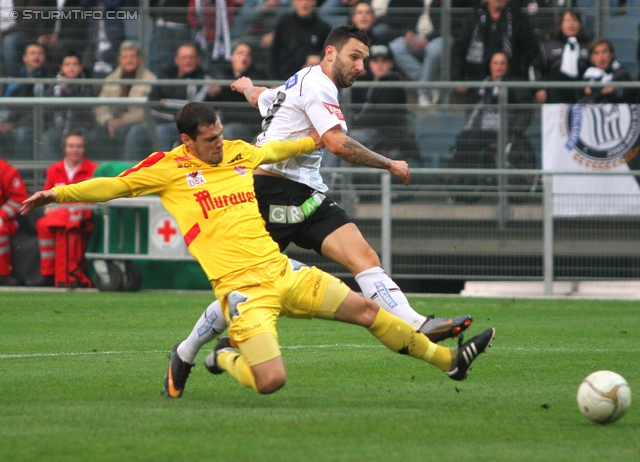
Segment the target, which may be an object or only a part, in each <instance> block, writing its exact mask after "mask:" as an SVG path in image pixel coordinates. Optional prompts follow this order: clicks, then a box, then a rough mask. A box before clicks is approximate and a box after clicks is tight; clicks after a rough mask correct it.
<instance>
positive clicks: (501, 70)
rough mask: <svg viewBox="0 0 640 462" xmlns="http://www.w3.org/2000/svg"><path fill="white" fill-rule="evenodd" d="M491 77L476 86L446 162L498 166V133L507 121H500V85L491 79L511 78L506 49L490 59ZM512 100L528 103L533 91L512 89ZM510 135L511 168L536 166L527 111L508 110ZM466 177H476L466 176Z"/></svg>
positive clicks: (456, 164) (502, 79)
mask: <svg viewBox="0 0 640 462" xmlns="http://www.w3.org/2000/svg"><path fill="white" fill-rule="evenodd" d="M488 67H489V76H488V77H486V78H485V79H484V80H483V82H486V85H485V86H483V87H480V88H478V89H475V93H476V95H475V105H474V106H473V109H472V111H471V113H470V115H469V119H468V120H467V124H466V125H465V126H464V128H463V129H462V132H460V134H459V135H458V136H457V138H456V145H455V147H454V149H452V151H451V156H450V159H449V161H448V162H447V166H448V167H454V168H493V167H496V166H497V159H496V152H497V145H496V143H497V141H498V132H499V130H500V129H501V126H502V124H503V123H504V121H502V120H501V114H500V107H499V105H498V102H499V101H498V99H499V94H500V88H499V87H497V86H492V82H501V81H505V80H511V78H510V77H509V59H508V56H507V54H506V53H505V52H503V51H498V52H495V53H494V54H493V55H492V56H491V60H490V61H489V66H488ZM508 99H509V103H510V104H514V103H515V104H517V103H529V102H530V101H531V94H530V92H529V91H528V90H526V91H525V90H519V89H512V90H511V91H509V98H508ZM507 115H508V124H509V130H508V136H509V142H510V143H511V145H512V147H511V149H510V152H509V159H507V161H508V162H510V164H511V165H510V167H519V168H535V153H534V151H533V148H532V147H531V144H530V142H528V139H527V138H526V137H525V135H524V131H525V130H526V128H527V126H528V125H529V123H530V122H531V113H530V111H528V110H523V109H518V108H517V107H513V108H510V110H509V112H508V114H507ZM466 180H475V178H473V177H467V178H466Z"/></svg>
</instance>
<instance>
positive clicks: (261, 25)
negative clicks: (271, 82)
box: [231, 0, 291, 70]
mask: <svg viewBox="0 0 640 462" xmlns="http://www.w3.org/2000/svg"><path fill="white" fill-rule="evenodd" d="M290 6H291V0H244V3H243V4H242V8H240V11H239V13H238V14H236V16H235V17H234V20H233V26H232V27H231V39H232V41H233V44H234V45H237V44H238V43H246V44H247V45H249V46H250V47H251V49H252V50H254V53H253V58H254V62H255V63H256V65H258V66H259V67H261V68H264V69H265V70H266V69H267V68H268V67H269V48H270V47H271V42H272V41H273V34H274V33H273V30H274V29H275V27H276V24H277V23H278V19H279V17H280V14H279V11H280V10H281V9H283V8H289V7H290Z"/></svg>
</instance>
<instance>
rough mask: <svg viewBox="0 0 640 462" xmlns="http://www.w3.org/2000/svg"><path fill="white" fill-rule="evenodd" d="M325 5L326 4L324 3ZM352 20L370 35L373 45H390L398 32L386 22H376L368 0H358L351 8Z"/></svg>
mask: <svg viewBox="0 0 640 462" xmlns="http://www.w3.org/2000/svg"><path fill="white" fill-rule="evenodd" d="M323 5H324V4H323ZM349 19H350V22H351V24H353V25H354V26H356V27H357V28H358V29H362V30H363V31H365V32H366V33H367V35H368V36H369V40H370V41H371V45H387V46H388V45H389V42H390V41H391V40H393V39H394V38H396V37H397V36H398V33H397V32H396V31H394V30H393V29H391V28H390V27H389V26H388V25H386V24H380V25H378V24H376V17H375V15H374V13H373V7H372V6H371V3H369V2H368V1H367V0H358V3H356V4H355V6H354V7H353V8H352V9H351V13H350V17H349Z"/></svg>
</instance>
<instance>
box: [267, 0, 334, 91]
mask: <svg viewBox="0 0 640 462" xmlns="http://www.w3.org/2000/svg"><path fill="white" fill-rule="evenodd" d="M315 6H316V0H293V8H294V10H295V11H294V12H293V13H289V14H285V15H284V16H282V17H281V18H280V20H279V21H278V24H277V25H276V28H275V31H274V35H273V42H272V43H271V49H270V54H269V77H270V78H272V79H277V80H286V79H288V78H289V77H291V76H292V75H293V74H295V73H296V72H298V71H299V70H300V69H301V68H302V67H303V66H304V64H305V62H306V61H307V57H308V56H309V55H318V56H320V55H322V50H323V46H324V41H325V39H326V38H327V36H328V35H329V32H331V27H330V26H329V25H328V24H327V23H326V22H324V21H322V20H321V19H320V18H319V17H318V15H317V14H316V13H315V11H314V8H315Z"/></svg>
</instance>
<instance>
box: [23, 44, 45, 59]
mask: <svg viewBox="0 0 640 462" xmlns="http://www.w3.org/2000/svg"><path fill="white" fill-rule="evenodd" d="M29 47H38V48H40V49H41V50H42V52H43V53H46V50H45V49H44V46H42V45H41V44H39V43H38V42H29V43H27V45H26V46H25V47H24V50H23V51H22V55H23V56H24V55H26V54H27V49H28V48H29Z"/></svg>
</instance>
